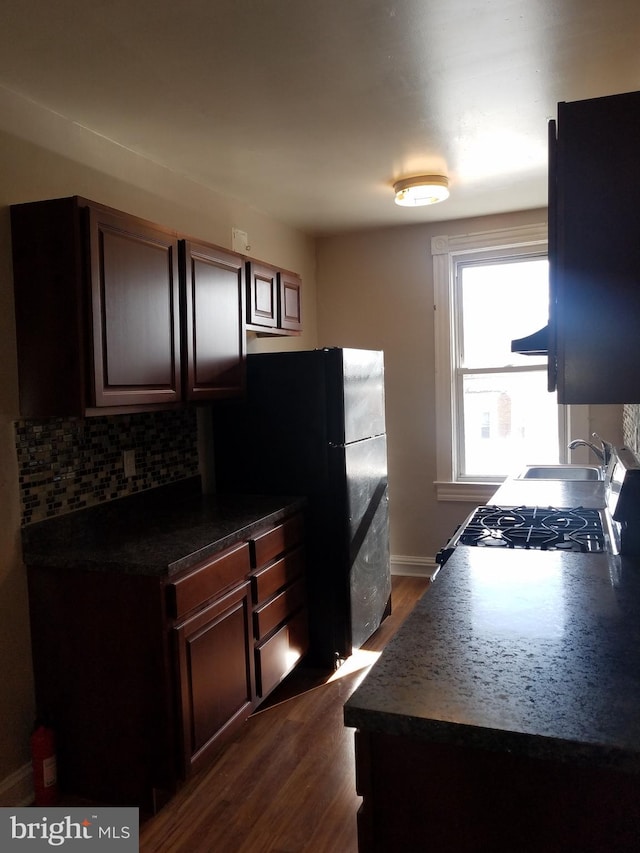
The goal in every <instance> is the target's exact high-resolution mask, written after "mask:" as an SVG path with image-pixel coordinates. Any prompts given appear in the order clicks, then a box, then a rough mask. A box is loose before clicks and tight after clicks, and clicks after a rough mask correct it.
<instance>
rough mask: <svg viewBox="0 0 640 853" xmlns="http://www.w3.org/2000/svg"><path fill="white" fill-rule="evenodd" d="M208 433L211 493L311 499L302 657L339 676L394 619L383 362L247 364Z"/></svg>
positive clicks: (330, 354)
mask: <svg viewBox="0 0 640 853" xmlns="http://www.w3.org/2000/svg"><path fill="white" fill-rule="evenodd" d="M213 432H214V459H215V462H214V464H215V470H216V482H217V489H218V491H220V492H222V491H225V492H229V491H232V492H244V493H253V494H279V495H302V496H305V497H306V498H307V511H306V519H307V530H306V543H307V548H306V558H307V587H308V599H309V623H310V624H309V629H310V652H309V656H308V659H309V661H310V662H311V663H312V664H313V665H317V666H338V665H339V664H340V663H341V662H342V661H343V660H344V659H345V658H347V657H349V655H350V654H351V653H352V651H353V650H354V649H358V648H360V646H361V645H362V644H363V643H364V642H365V640H367V638H368V637H370V636H371V634H373V632H374V631H375V630H376V629H377V628H378V627H379V625H380V623H381V622H382V621H383V619H384V618H385V617H386V616H387V615H388V614H389V613H390V612H391V574H390V567H389V510H388V490H387V449H386V448H387V445H386V434H385V414H384V359H383V353H382V352H379V351H370V350H357V349H339V348H328V349H317V350H306V351H298V352H278V353H265V354H259V355H250V356H248V357H247V393H246V399H245V400H244V401H242V402H239V403H236V404H230V405H227V406H225V407H224V408H221V409H218V408H216V410H215V411H214V413H213Z"/></svg>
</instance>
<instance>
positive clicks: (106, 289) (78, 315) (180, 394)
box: [11, 196, 244, 417]
mask: <svg viewBox="0 0 640 853" xmlns="http://www.w3.org/2000/svg"><path fill="white" fill-rule="evenodd" d="M11 224H12V241H13V267H14V270H13V271H14V293H15V306H16V329H17V344H18V373H19V383H20V411H21V414H22V416H23V417H54V416H83V415H87V414H106V413H107V412H109V411H113V412H122V411H137V410H140V409H141V408H142V409H144V408H148V407H149V406H155V407H158V408H167V407H172V406H174V405H179V404H181V403H182V402H183V401H184V400H211V399H215V398H217V397H224V396H230V395H233V394H236V393H241V392H242V388H243V364H244V323H243V314H242V312H243V305H244V270H243V259H242V258H241V257H240V256H236V257H234V256H233V255H231V254H230V253H225V252H224V251H222V250H218V249H216V248H215V247H212V246H207V245H205V244H200V243H194V242H191V241H189V240H184V241H182V245H181V240H180V235H178V234H177V233H176V232H174V231H170V230H168V229H164V228H162V227H161V226H157V225H155V224H153V223H150V222H146V221H144V220H141V219H137V218H136V217H133V216H129V215H128V214H125V213H121V212H119V211H115V210H112V209H111V208H107V207H104V206H102V205H99V204H96V203H95V202H91V201H88V200H86V199H83V198H80V197H77V196H74V197H72V198H65V199H54V200H51V201H43V202H34V203H30V204H22V205H14V206H12V208H11ZM181 279H182V285H183V286H182V299H181V298H180V282H181Z"/></svg>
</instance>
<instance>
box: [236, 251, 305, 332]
mask: <svg viewBox="0 0 640 853" xmlns="http://www.w3.org/2000/svg"><path fill="white" fill-rule="evenodd" d="M247 329H249V330H250V331H254V332H257V333H258V334H263V335H298V334H300V331H301V330H302V316H301V281H300V277H299V276H298V275H296V274H295V273H291V272H287V271H283V270H279V269H277V267H272V266H270V265H268V264H263V263H259V262H256V261H248V262H247Z"/></svg>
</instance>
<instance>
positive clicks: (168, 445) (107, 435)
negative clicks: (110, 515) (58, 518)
mask: <svg viewBox="0 0 640 853" xmlns="http://www.w3.org/2000/svg"><path fill="white" fill-rule="evenodd" d="M197 434H198V427H197V419H196V412H195V410H194V409H193V408H189V409H179V410H171V411H161V412H145V413H143V414H136V415H117V416H109V417H96V418H86V419H76V418H73V419H63V418H50V419H47V420H39V421H31V420H29V421H26V420H24V421H16V422H15V435H16V450H17V454H18V469H19V483H20V499H21V506H22V524H23V525H24V524H30V523H31V522H35V521H43V520H44V519H45V518H52V517H53V516H55V515H62V514H64V513H67V512H71V511H72V510H76V509H81V508H83V507H88V506H93V505H95V504H99V503H103V502H104V501H109V500H113V499H115V498H122V497H125V496H127V495H131V494H134V493H135V492H141V491H143V490H145V489H152V488H155V487H156V486H163V485H166V484H168V483H173V482H175V481H177V480H182V479H185V478H187V477H193V476H195V475H197V473H198V439H197ZM125 450H134V451H135V467H136V473H135V475H134V476H133V477H129V478H127V477H125V473H124V465H123V451H125Z"/></svg>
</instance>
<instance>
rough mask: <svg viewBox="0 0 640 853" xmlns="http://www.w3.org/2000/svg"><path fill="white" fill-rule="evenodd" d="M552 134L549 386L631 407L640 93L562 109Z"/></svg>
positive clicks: (561, 394) (635, 384) (581, 398)
mask: <svg viewBox="0 0 640 853" xmlns="http://www.w3.org/2000/svg"><path fill="white" fill-rule="evenodd" d="M550 131H551V132H550V176H549V177H550V180H549V190H550V192H549V252H550V262H551V263H550V270H551V292H550V304H551V310H550V327H549V341H548V344H549V380H550V387H551V388H554V387H557V391H558V401H559V402H560V403H584V404H589V403H592V404H596V403H634V402H635V403H637V402H640V369H639V367H640V358H639V356H638V352H639V348H638V338H639V335H640V231H639V227H638V207H639V205H640V92H632V93H628V94H622V95H613V96H610V97H603V98H594V99H591V100H586V101H577V102H573V103H560V104H559V105H558V118H557V123H556V122H552V123H551V126H550Z"/></svg>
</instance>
